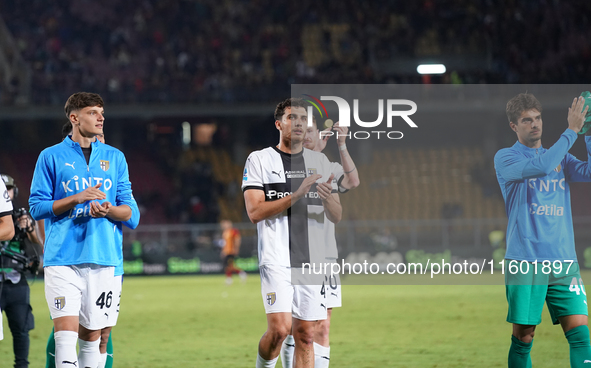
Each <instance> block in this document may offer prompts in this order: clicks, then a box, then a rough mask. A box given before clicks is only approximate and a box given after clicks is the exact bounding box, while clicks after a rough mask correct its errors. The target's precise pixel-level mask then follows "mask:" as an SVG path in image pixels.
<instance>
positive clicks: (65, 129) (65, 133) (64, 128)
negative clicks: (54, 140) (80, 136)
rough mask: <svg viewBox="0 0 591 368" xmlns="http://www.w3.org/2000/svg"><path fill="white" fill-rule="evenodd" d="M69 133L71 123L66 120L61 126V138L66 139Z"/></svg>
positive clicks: (70, 131)
mask: <svg viewBox="0 0 591 368" xmlns="http://www.w3.org/2000/svg"><path fill="white" fill-rule="evenodd" d="M70 133H72V123H70V122H69V121H68V122H66V123H65V124H64V125H63V126H62V140H63V139H66V137H67V136H69V135H70Z"/></svg>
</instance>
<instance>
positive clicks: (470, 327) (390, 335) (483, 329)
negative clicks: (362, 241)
mask: <svg viewBox="0 0 591 368" xmlns="http://www.w3.org/2000/svg"><path fill="white" fill-rule="evenodd" d="M590 277H591V274H590V273H587V274H584V275H583V279H585V278H586V279H590ZM259 282H260V281H259V278H258V275H250V277H249V278H248V281H247V282H246V283H245V284H242V283H241V282H240V281H239V280H238V278H236V279H235V282H234V284H233V285H231V286H227V285H225V283H224V277H223V276H190V277H189V276H168V277H156V276H154V277H127V278H125V281H124V283H123V300H122V305H121V314H120V316H119V323H118V325H117V326H116V327H115V328H114V329H113V342H114V347H115V367H123V368H132V367H138V368H149V367H155V368H166V367H216V368H217V367H254V365H255V359H256V352H257V344H258V341H259V339H260V337H261V335H262V334H263V332H264V331H265V328H266V319H265V313H264V309H263V304H262V303H263V302H262V297H261V295H260V284H259ZM31 302H32V306H33V312H34V314H35V329H34V330H32V331H31V351H30V356H29V360H30V362H31V365H30V366H31V367H33V368H37V367H44V366H45V344H46V341H47V336H48V335H49V332H50V331H51V326H52V324H51V321H50V319H49V312H48V309H47V305H46V303H45V299H44V296H43V282H41V281H37V282H36V283H34V284H33V285H32V286H31ZM343 305H344V307H343V308H337V309H335V310H334V312H333V322H332V330H331V367H356V368H360V367H371V368H375V367H506V359H507V352H508V349H509V343H510V335H511V326H510V325H509V324H508V323H506V322H505V317H506V308H507V306H506V301H505V288H504V286H502V285H462V286H458V285H455V286H450V285H430V286H425V285H422V286H421V285H396V286H392V285H390V286H389V285H379V286H367V285H365V286H363V285H345V286H343ZM542 318H543V322H542V324H541V325H540V326H539V327H538V329H537V331H536V338H535V340H534V346H533V349H532V361H533V364H534V366H535V367H566V366H568V344H567V342H566V339H565V338H564V335H563V333H562V330H561V328H560V327H559V326H552V324H551V322H550V317H549V314H548V311H547V310H545V311H544V314H543V317H542ZM3 324H4V340H3V341H1V342H0V366H1V367H10V366H12V360H13V355H12V337H11V335H10V330H9V329H8V324H7V321H6V317H3ZM280 366H281V363H278V364H277V367H280Z"/></svg>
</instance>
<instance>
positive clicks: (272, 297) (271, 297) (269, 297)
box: [267, 293, 277, 305]
mask: <svg viewBox="0 0 591 368" xmlns="http://www.w3.org/2000/svg"><path fill="white" fill-rule="evenodd" d="M275 300H277V295H276V294H275V293H267V304H269V305H273V304H275Z"/></svg>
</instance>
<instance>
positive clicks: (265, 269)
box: [260, 265, 326, 321]
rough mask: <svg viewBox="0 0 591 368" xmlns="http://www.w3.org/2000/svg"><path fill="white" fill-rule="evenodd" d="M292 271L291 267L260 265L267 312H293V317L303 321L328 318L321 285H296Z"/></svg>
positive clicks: (262, 290) (262, 291) (262, 292)
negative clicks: (321, 297) (293, 281)
mask: <svg viewBox="0 0 591 368" xmlns="http://www.w3.org/2000/svg"><path fill="white" fill-rule="evenodd" d="M291 271H292V270H291V268H289V267H276V266H270V265H263V266H261V267H260V273H261V294H262V297H263V304H264V306H265V312H266V313H267V314H269V313H289V312H291V315H292V317H293V318H297V319H300V320H302V321H317V320H320V319H326V305H325V304H324V303H323V300H321V299H320V288H321V285H294V284H293V283H292V273H291Z"/></svg>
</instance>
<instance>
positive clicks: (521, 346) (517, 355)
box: [509, 335, 534, 368]
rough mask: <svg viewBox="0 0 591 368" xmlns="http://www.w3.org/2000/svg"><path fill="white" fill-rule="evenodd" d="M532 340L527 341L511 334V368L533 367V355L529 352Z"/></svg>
mask: <svg viewBox="0 0 591 368" xmlns="http://www.w3.org/2000/svg"><path fill="white" fill-rule="evenodd" d="M533 343H534V342H533V340H532V342H530V343H529V344H528V343H525V342H523V341H521V340H519V339H518V338H517V337H515V336H513V335H511V348H510V349H509V368H531V357H530V356H529V352H530V351H531V347H532V345H533Z"/></svg>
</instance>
